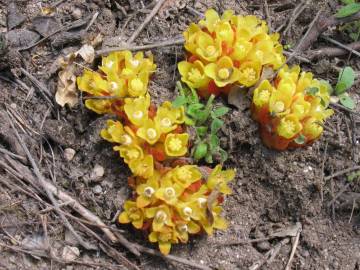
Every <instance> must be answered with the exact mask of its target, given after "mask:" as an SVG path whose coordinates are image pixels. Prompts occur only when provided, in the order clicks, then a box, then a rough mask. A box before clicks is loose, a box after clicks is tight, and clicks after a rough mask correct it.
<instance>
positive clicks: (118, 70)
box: [77, 51, 156, 114]
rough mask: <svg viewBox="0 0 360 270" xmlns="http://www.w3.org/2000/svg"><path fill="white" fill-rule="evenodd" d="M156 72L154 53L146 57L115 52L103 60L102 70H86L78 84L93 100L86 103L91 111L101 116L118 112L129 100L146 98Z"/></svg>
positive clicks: (140, 54)
mask: <svg viewBox="0 0 360 270" xmlns="http://www.w3.org/2000/svg"><path fill="white" fill-rule="evenodd" d="M155 69H156V65H155V64H154V63H153V56H152V55H151V54H150V55H149V57H148V58H145V57H144V54H143V52H138V53H137V54H135V55H134V56H133V55H132V53H131V52H130V51H121V52H113V53H110V54H109V55H108V56H107V57H103V58H102V65H101V66H99V70H98V71H92V70H88V69H86V70H85V71H84V73H83V75H82V76H80V77H78V78H77V85H78V88H79V89H80V90H81V91H83V92H86V93H87V94H88V95H89V97H90V98H89V99H87V100H86V101H85V106H86V107H87V108H88V109H90V110H92V111H94V112H96V113H98V114H103V113H118V112H121V111H122V108H121V107H122V106H123V99H124V98H125V97H132V98H135V97H142V96H145V94H146V93H147V88H148V83H149V78H150V76H151V74H152V73H153V72H154V71H155ZM91 97H92V98H91ZM101 97H104V98H101ZM105 97H106V98H105Z"/></svg>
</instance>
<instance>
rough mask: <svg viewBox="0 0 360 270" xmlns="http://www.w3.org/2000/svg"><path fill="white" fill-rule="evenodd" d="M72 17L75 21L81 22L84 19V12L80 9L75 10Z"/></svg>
mask: <svg viewBox="0 0 360 270" xmlns="http://www.w3.org/2000/svg"><path fill="white" fill-rule="evenodd" d="M71 15H72V16H73V18H74V19H76V20H79V19H81V17H82V11H81V9H80V8H74V9H73V11H72V13H71Z"/></svg>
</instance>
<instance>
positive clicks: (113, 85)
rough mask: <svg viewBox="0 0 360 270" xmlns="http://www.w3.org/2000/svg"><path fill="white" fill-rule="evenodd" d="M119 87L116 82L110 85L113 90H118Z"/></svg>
mask: <svg viewBox="0 0 360 270" xmlns="http://www.w3.org/2000/svg"><path fill="white" fill-rule="evenodd" d="M118 87H119V85H118V84H117V83H116V82H111V83H110V88H111V90H116V89H117V88H118Z"/></svg>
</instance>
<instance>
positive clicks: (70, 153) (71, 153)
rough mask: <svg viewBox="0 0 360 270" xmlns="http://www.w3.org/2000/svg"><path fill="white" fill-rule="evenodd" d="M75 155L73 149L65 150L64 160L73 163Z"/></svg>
mask: <svg viewBox="0 0 360 270" xmlns="http://www.w3.org/2000/svg"><path fill="white" fill-rule="evenodd" d="M75 153H76V151H75V150H74V149H72V148H66V149H65V150H64V158H65V159H66V160H67V161H71V160H72V159H73V158H74V156H75Z"/></svg>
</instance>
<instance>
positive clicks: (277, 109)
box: [274, 101, 285, 113]
mask: <svg viewBox="0 0 360 270" xmlns="http://www.w3.org/2000/svg"><path fill="white" fill-rule="evenodd" d="M284 109H285V104H284V102H282V101H276V102H275V104H274V112H276V113H279V112H282V111H284Z"/></svg>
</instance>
